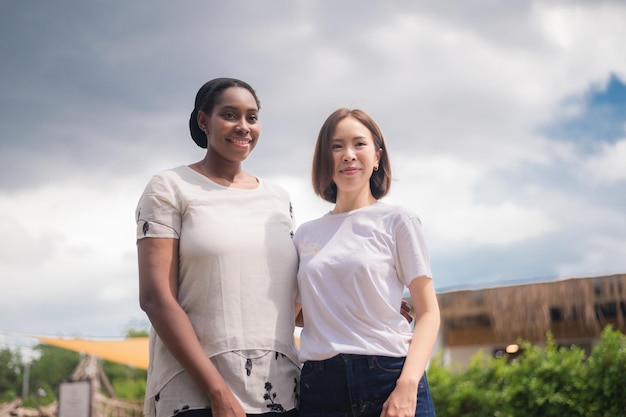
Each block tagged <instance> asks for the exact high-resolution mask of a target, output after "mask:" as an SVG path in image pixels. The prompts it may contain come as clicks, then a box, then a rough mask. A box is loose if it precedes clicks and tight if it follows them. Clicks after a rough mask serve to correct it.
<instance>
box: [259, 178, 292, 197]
mask: <svg viewBox="0 0 626 417" xmlns="http://www.w3.org/2000/svg"><path fill="white" fill-rule="evenodd" d="M259 184H261V185H262V186H263V187H264V188H265V190H267V192H269V193H272V194H276V195H279V196H281V197H283V198H286V199H290V197H289V192H287V190H286V189H285V188H283V187H282V186H281V185H278V183H276V182H274V181H271V180H266V179H264V178H259Z"/></svg>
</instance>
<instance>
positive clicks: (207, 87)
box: [189, 78, 261, 149]
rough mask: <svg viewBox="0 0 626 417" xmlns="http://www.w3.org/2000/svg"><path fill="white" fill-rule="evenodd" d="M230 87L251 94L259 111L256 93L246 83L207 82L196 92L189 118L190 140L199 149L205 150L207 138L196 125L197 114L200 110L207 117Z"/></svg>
mask: <svg viewBox="0 0 626 417" xmlns="http://www.w3.org/2000/svg"><path fill="white" fill-rule="evenodd" d="M230 87H241V88H245V89H246V90H248V91H249V92H250V94H252V97H254V100H255V101H256V104H257V107H258V108H259V110H260V109H261V102H260V101H259V98H258V97H257V95H256V92H255V91H254V89H253V88H252V87H251V86H250V84H248V83H247V82H245V81H241V80H238V79H236V78H215V79H212V80H211V81H208V82H207V83H205V84H204V85H203V86H202V87H200V90H198V93H197V94H196V101H195V105H194V109H193V111H192V112H191V116H190V117H189V131H190V133H191V138H192V139H193V141H194V142H196V145H198V146H199V147H201V148H205V149H206V147H207V137H206V134H205V133H204V132H203V131H202V129H200V126H199V125H198V112H199V111H200V110H202V111H203V112H204V113H206V114H207V115H210V114H211V112H212V111H213V107H215V103H216V102H217V100H218V99H219V98H220V96H221V95H222V93H223V92H224V90H226V89H228V88H230Z"/></svg>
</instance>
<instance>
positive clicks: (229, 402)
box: [211, 389, 246, 417]
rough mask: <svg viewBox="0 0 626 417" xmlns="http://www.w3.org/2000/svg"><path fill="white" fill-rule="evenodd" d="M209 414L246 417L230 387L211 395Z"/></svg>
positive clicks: (222, 416) (216, 416)
mask: <svg viewBox="0 0 626 417" xmlns="http://www.w3.org/2000/svg"><path fill="white" fill-rule="evenodd" d="M211 415H212V416H213V417H246V413H245V411H244V410H243V407H242V406H241V404H239V401H237V399H236V398H235V396H234V395H233V393H232V391H231V390H230V389H226V390H224V391H221V392H220V393H219V394H217V395H215V394H214V395H213V396H211Z"/></svg>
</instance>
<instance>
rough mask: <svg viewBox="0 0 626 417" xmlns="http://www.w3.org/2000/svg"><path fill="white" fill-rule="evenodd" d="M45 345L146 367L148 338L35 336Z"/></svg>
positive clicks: (141, 367)
mask: <svg viewBox="0 0 626 417" xmlns="http://www.w3.org/2000/svg"><path fill="white" fill-rule="evenodd" d="M37 339H38V340H39V341H41V342H42V343H45V344H47V345H52V346H57V347H60V348H63V349H68V350H73V351H75V352H81V353H84V354H88V355H93V356H98V357H100V358H102V359H106V360H109V361H112V362H117V363H121V364H123V365H128V366H134V367H135V368H140V369H148V338H147V337H131V338H128V339H121V340H87V339H59V338H52V337H41V336H37Z"/></svg>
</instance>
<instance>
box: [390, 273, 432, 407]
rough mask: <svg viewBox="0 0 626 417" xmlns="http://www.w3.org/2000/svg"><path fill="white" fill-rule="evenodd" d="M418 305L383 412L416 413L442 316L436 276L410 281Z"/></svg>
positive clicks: (412, 295) (412, 298)
mask: <svg viewBox="0 0 626 417" xmlns="http://www.w3.org/2000/svg"><path fill="white" fill-rule="evenodd" d="M409 292H410V293H411V300H412V301H413V306H414V308H415V328H414V330H413V340H412V342H411V345H410V346H409V352H408V354H407V357H406V361H405V363H404V367H403V368H402V373H401V374H400V377H399V378H398V381H397V382H396V388H395V389H394V390H393V392H392V393H391V394H390V395H389V398H387V401H385V404H384V405H383V412H382V414H381V416H388V417H391V416H414V415H415V408H416V406H417V402H416V400H417V387H418V384H419V381H420V379H421V378H422V376H423V375H424V372H425V370H426V365H427V364H428V361H429V359H430V355H431V353H432V350H433V348H434V346H435V342H436V340H437V334H438V332H439V325H440V322H441V317H440V314H439V304H438V302H437V295H436V293H435V286H434V284H433V280H432V279H430V278H429V277H427V276H421V277H417V278H415V279H414V280H413V281H412V282H411V284H410V285H409Z"/></svg>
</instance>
